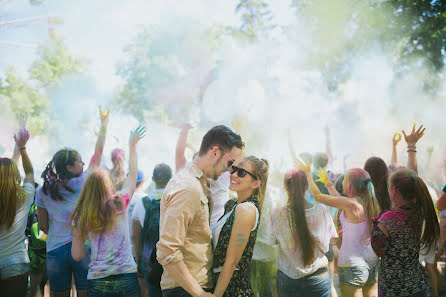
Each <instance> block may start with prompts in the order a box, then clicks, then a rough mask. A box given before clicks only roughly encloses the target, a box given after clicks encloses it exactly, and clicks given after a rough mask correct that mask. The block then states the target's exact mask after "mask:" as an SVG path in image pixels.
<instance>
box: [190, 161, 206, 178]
mask: <svg viewBox="0 0 446 297" xmlns="http://www.w3.org/2000/svg"><path fill="white" fill-rule="evenodd" d="M186 167H187V168H188V170H189V171H190V172H191V173H192V174H193V175H194V176H195V177H196V178H201V177H202V176H203V175H204V171H203V170H201V169H200V168H198V166H197V165H195V164H194V163H193V162H189V163H187V164H186Z"/></svg>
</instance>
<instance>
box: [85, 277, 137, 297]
mask: <svg viewBox="0 0 446 297" xmlns="http://www.w3.org/2000/svg"><path fill="white" fill-rule="evenodd" d="M138 287H139V284H138V274H137V273H125V274H117V275H110V276H107V277H104V278H97V279H89V280H88V290H87V297H137V296H138Z"/></svg>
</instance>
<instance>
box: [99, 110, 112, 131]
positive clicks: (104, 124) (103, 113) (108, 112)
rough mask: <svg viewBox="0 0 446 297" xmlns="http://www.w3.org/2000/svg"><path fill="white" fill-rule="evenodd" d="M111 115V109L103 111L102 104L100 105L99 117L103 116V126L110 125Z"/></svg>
mask: <svg viewBox="0 0 446 297" xmlns="http://www.w3.org/2000/svg"><path fill="white" fill-rule="evenodd" d="M109 115H110V109H107V112H103V111H102V108H101V106H99V117H100V118H101V126H104V127H105V126H107V125H108V116H109Z"/></svg>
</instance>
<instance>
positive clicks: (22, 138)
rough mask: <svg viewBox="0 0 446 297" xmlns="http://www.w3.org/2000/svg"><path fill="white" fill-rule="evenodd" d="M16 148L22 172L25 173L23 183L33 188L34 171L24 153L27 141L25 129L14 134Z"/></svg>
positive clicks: (27, 135)
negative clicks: (20, 159)
mask: <svg viewBox="0 0 446 297" xmlns="http://www.w3.org/2000/svg"><path fill="white" fill-rule="evenodd" d="M14 140H15V143H16V146H17V147H18V149H19V151H20V156H21V157H22V164H23V171H25V179H24V181H23V183H30V184H32V185H33V186H34V169H33V165H32V164H31V160H30V159H29V157H28V153H27V152H26V143H27V142H28V140H29V132H28V130H26V129H21V130H20V131H19V132H18V133H17V134H14Z"/></svg>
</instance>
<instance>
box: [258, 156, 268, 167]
mask: <svg viewBox="0 0 446 297" xmlns="http://www.w3.org/2000/svg"><path fill="white" fill-rule="evenodd" d="M260 160H262V161H263V163H265V165H266V167H267V168H269V162H268V160H267V159H264V158H262V159H260Z"/></svg>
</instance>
